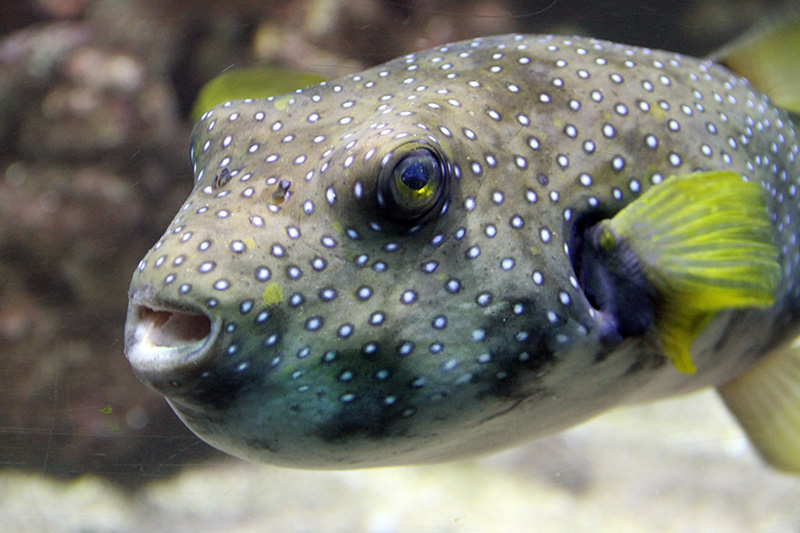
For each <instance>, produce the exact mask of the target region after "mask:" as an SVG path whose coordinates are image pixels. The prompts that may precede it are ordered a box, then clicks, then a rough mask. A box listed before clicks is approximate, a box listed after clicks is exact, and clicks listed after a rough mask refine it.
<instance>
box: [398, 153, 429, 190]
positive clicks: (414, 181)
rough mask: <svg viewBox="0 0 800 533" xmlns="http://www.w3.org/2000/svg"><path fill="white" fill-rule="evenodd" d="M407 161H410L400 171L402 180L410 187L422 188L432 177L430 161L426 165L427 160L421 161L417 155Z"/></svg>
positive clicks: (414, 188)
mask: <svg viewBox="0 0 800 533" xmlns="http://www.w3.org/2000/svg"><path fill="white" fill-rule="evenodd" d="M409 159H411V161H409ZM406 161H409V162H408V163H407V164H406V165H405V166H404V168H403V169H402V170H401V171H400V181H402V182H403V184H404V185H405V186H406V187H408V188H409V189H413V190H415V191H419V190H422V189H423V188H424V187H425V186H426V185H427V184H428V182H429V181H430V179H431V176H430V173H431V167H430V163H428V164H427V165H426V164H425V162H423V161H420V160H419V158H417V157H411V158H408V159H406ZM404 163H405V161H404Z"/></svg>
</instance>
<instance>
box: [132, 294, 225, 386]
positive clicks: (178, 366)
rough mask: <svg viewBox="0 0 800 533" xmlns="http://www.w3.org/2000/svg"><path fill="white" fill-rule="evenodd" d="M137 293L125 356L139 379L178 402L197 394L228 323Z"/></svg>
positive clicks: (133, 297)
mask: <svg viewBox="0 0 800 533" xmlns="http://www.w3.org/2000/svg"><path fill="white" fill-rule="evenodd" d="M147 292H148V291H146V290H138V291H135V292H133V293H132V295H131V298H130V303H129V305H128V315H127V318H126V320H125V355H126V357H127V358H128V361H129V362H130V364H131V367H132V368H133V371H134V372H135V373H136V376H137V377H138V378H139V379H140V380H141V381H142V382H144V383H145V384H146V385H148V386H149V387H150V388H152V389H154V390H155V391H157V392H159V393H161V394H164V395H165V396H173V395H175V394H180V393H181V392H183V391H186V390H188V389H191V387H192V386H193V384H194V383H196V382H197V380H199V379H201V376H202V374H203V372H205V370H206V369H208V368H209V367H210V366H211V365H213V364H214V361H215V359H216V354H217V350H216V349H215V346H216V344H217V343H218V342H219V340H220V337H221V331H222V319H221V318H219V317H217V318H212V317H209V316H208V315H206V314H205V313H203V312H201V311H197V310H193V309H186V308H182V307H181V306H178V305H173V304H170V303H169V302H160V301H156V300H154V299H151V298H148V297H147V296H146V293H147Z"/></svg>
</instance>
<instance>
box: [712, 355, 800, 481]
mask: <svg viewBox="0 0 800 533" xmlns="http://www.w3.org/2000/svg"><path fill="white" fill-rule="evenodd" d="M719 393H720V395H721V396H722V399H723V400H724V401H725V404H726V405H727V406H728V409H730V411H731V412H732V413H733V414H734V416H736V418H737V419H738V421H739V424H740V425H741V426H742V428H743V429H744V430H745V432H746V433H747V436H748V437H749V438H750V441H751V442H752V443H753V445H755V447H756V448H757V449H758V451H759V452H760V453H761V455H762V456H763V457H764V458H765V459H766V460H767V461H768V462H769V463H770V464H771V465H772V466H774V467H775V468H779V469H781V470H785V471H787V472H791V473H793V474H800V339H797V340H795V341H794V343H793V344H792V345H791V346H789V347H786V348H784V349H782V350H779V351H778V352H777V353H775V354H773V355H771V356H770V357H769V358H768V359H766V360H765V361H763V362H761V363H759V364H758V365H756V366H755V367H753V368H751V369H750V370H748V371H747V372H746V373H745V374H743V375H742V376H740V377H738V378H737V379H735V380H734V381H732V382H731V383H728V384H727V385H724V386H722V387H720V388H719Z"/></svg>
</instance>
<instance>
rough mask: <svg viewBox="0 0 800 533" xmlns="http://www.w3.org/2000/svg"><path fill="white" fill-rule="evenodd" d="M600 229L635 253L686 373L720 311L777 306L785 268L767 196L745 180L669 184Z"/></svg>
mask: <svg viewBox="0 0 800 533" xmlns="http://www.w3.org/2000/svg"><path fill="white" fill-rule="evenodd" d="M601 231H602V232H604V233H605V234H606V242H607V243H609V242H610V243H614V242H619V243H624V246H627V247H628V248H629V249H630V251H631V252H632V253H633V255H634V256H635V257H636V258H637V260H638V263H639V268H640V269H641V272H642V273H643V274H644V276H645V278H646V279H647V281H648V283H649V284H650V285H651V286H652V287H653V288H654V289H655V291H656V292H657V293H658V295H659V300H660V303H659V305H658V311H657V313H656V323H655V325H656V329H657V331H658V334H659V338H660V341H661V343H662V347H663V350H664V354H665V355H666V356H667V357H668V358H669V359H670V361H672V363H673V364H674V365H675V367H676V368H677V369H678V370H679V371H681V372H686V373H692V372H694V371H695V367H694V365H693V363H692V360H691V357H690V353H689V348H690V346H691V344H692V342H693V341H694V340H695V338H696V337H697V336H698V335H699V334H700V332H701V331H702V330H703V328H704V327H705V326H706V325H707V324H708V322H709V321H710V320H711V319H712V318H713V317H714V315H715V314H716V313H717V312H719V311H721V310H723V309H735V308H743V307H764V306H769V305H772V303H773V302H774V297H775V291H776V288H777V285H778V281H779V279H780V266H779V264H778V260H777V249H776V246H775V244H774V242H773V229H772V226H771V224H770V222H769V219H768V216H767V210H766V205H765V196H764V192H763V190H762V189H761V187H760V186H759V185H757V184H755V183H752V182H748V181H745V180H744V179H743V178H742V177H741V176H740V175H739V174H736V173H734V172H728V171H714V172H698V173H694V174H687V175H681V176H672V177H670V178H667V179H666V180H664V182H663V183H661V184H659V185H657V186H655V187H652V188H651V189H649V190H648V191H647V192H646V193H645V194H643V195H642V196H641V197H639V198H638V199H637V200H636V201H634V202H632V203H630V204H628V206H626V207H625V208H624V209H623V210H622V211H620V212H619V213H617V215H616V216H614V218H612V219H610V220H605V221H603V222H602V223H601ZM600 240H601V242H602V241H603V237H602V235H601V239H600ZM612 245H613V244H612Z"/></svg>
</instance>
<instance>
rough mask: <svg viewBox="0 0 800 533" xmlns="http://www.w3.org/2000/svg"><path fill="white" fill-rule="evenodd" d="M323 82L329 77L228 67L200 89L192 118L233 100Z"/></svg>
mask: <svg viewBox="0 0 800 533" xmlns="http://www.w3.org/2000/svg"><path fill="white" fill-rule="evenodd" d="M323 81H325V78H323V77H322V76H318V75H316V74H308V73H304V72H296V71H293V70H285V69H279V68H267V67H250V68H240V69H232V70H228V71H225V72H223V73H222V74H220V75H219V76H217V77H216V78H214V79H213V80H211V81H209V82H208V83H206V84H205V85H204V86H203V88H202V89H200V92H199V94H198V95H197V100H196V101H195V104H194V108H192V120H199V119H200V117H201V116H202V115H203V113H205V112H206V111H208V110H209V109H211V108H212V107H214V106H215V105H219V104H221V103H224V102H227V101H229V100H241V99H245V98H267V97H269V96H278V95H281V94H286V93H289V92H292V91H296V90H297V89H303V88H305V87H308V86H309V85H316V84H317V83H321V82H323Z"/></svg>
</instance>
